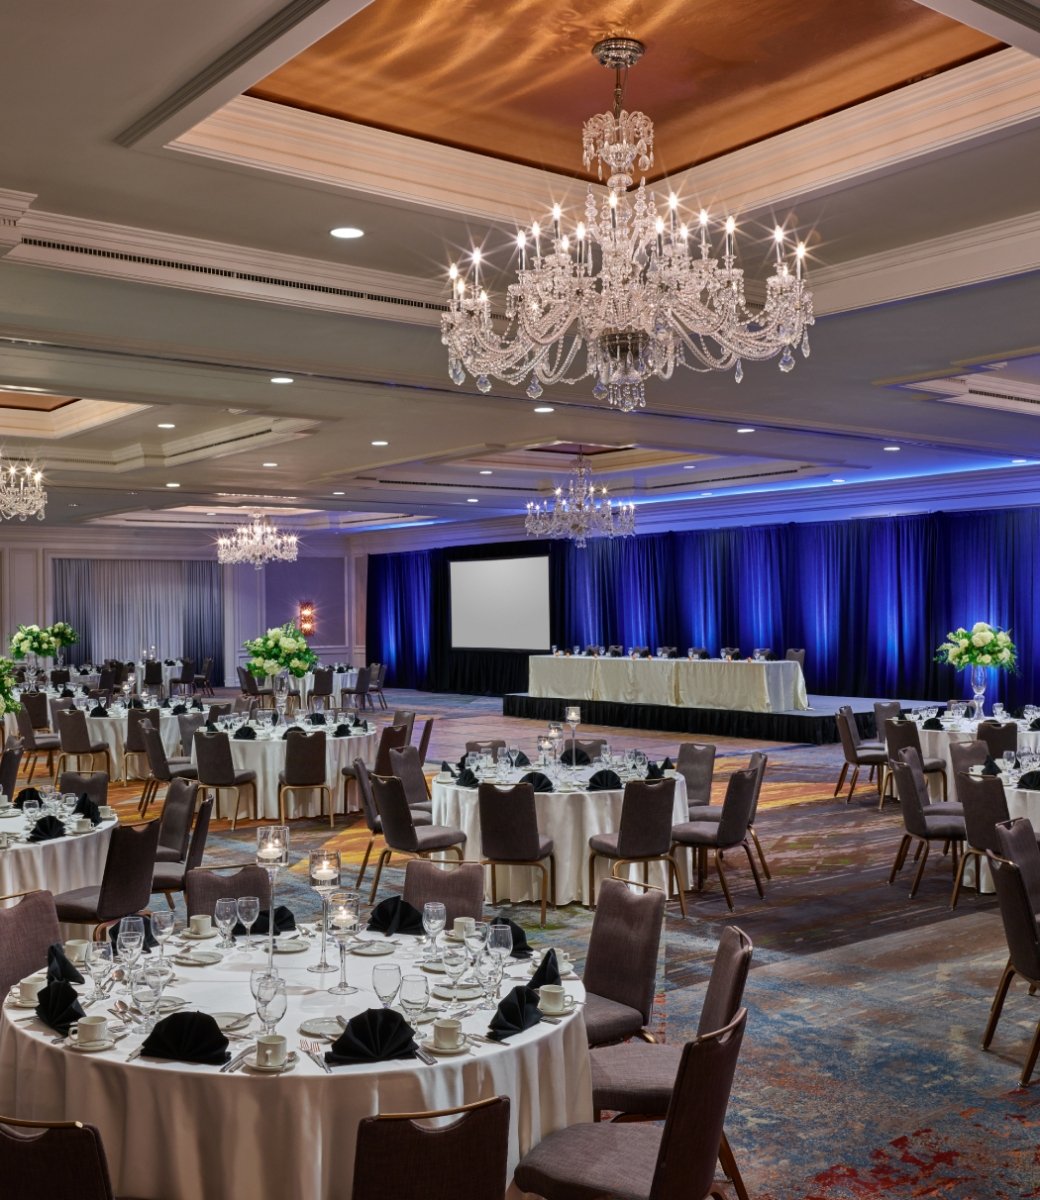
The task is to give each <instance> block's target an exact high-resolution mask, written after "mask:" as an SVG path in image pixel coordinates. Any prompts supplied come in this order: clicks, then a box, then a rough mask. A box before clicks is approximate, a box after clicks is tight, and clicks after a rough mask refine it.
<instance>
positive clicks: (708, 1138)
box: [650, 1008, 747, 1200]
mask: <svg viewBox="0 0 1040 1200" xmlns="http://www.w3.org/2000/svg"><path fill="white" fill-rule="evenodd" d="M746 1025H747V1009H746V1008H742V1009H741V1010H740V1011H739V1013H738V1014H737V1015H736V1017H734V1019H733V1020H732V1021H730V1023H729V1024H728V1025H726V1026H724V1027H723V1028H722V1029H716V1030H714V1031H713V1032H711V1033H707V1034H703V1035H701V1036H698V1037H697V1038H695V1039H694V1040H693V1041H692V1042H687V1044H686V1045H685V1046H684V1047H683V1052H682V1058H681V1059H680V1060H679V1072H678V1074H677V1075H676V1077H675V1086H674V1087H673V1089H672V1098H671V1101H670V1102H669V1105H668V1116H667V1117H666V1118H665V1123H664V1129H663V1130H662V1133H661V1144H660V1147H659V1149H658V1152H657V1165H656V1167H655V1169H654V1179H653V1183H652V1184H651V1186H650V1200H689V1198H690V1197H692V1196H697V1197H702V1196H708V1195H709V1194H710V1193H711V1192H712V1191H713V1188H714V1181H715V1168H716V1162H717V1159H718V1156H719V1143H720V1142H721V1140H722V1131H723V1124H724V1122H725V1120H726V1109H727V1108H728V1106H729V1094H730V1090H731V1089H732V1087H733V1076H734V1074H735V1073H736V1069H737V1059H738V1058H739V1057H740V1047H741V1044H742V1042H743V1040H744V1029H745V1027H746Z"/></svg>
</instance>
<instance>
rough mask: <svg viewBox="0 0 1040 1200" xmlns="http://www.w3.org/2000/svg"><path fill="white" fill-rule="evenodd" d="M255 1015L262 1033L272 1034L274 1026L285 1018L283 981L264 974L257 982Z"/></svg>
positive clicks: (285, 1003) (286, 1001) (285, 999)
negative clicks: (260, 1023) (258, 1019)
mask: <svg viewBox="0 0 1040 1200" xmlns="http://www.w3.org/2000/svg"><path fill="white" fill-rule="evenodd" d="M254 995H255V996H256V1015H257V1016H258V1017H259V1018H260V1020H261V1022H262V1023H263V1027H264V1033H266V1034H271V1033H274V1030H275V1026H276V1025H277V1024H278V1022H279V1021H280V1020H281V1019H282V1017H284V1016H285V1009H286V1006H287V1004H288V1000H287V998H286V994H285V980H284V979H281V978H280V977H278V976H275V975H270V974H268V973H267V972H264V973H263V975H262V976H261V978H260V979H259V980H258V981H257V985H256V990H255V992H254Z"/></svg>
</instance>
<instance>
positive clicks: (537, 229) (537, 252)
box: [531, 221, 542, 258]
mask: <svg viewBox="0 0 1040 1200" xmlns="http://www.w3.org/2000/svg"><path fill="white" fill-rule="evenodd" d="M531 236H532V237H533V238H534V256H535V258H541V257H542V242H541V236H542V227H541V226H540V225H539V224H538V222H537V221H535V223H534V224H533V225H532V226H531Z"/></svg>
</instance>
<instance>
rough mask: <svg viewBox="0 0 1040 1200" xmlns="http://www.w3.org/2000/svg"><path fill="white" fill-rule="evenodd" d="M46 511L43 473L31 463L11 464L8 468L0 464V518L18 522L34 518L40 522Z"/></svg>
mask: <svg viewBox="0 0 1040 1200" xmlns="http://www.w3.org/2000/svg"><path fill="white" fill-rule="evenodd" d="M46 510H47V492H46V489H45V488H44V486H43V472H42V471H38V470H37V469H36V467H34V466H33V464H32V463H24V462H23V463H16V462H12V463H11V465H10V466H4V465H3V464H2V463H0V517H3V518H4V519H5V520H10V519H11V518H12V517H17V518H18V520H19V521H24V520H25V519H26V517H36V518H37V520H39V521H42V520H43V518H44V517H45V516H46Z"/></svg>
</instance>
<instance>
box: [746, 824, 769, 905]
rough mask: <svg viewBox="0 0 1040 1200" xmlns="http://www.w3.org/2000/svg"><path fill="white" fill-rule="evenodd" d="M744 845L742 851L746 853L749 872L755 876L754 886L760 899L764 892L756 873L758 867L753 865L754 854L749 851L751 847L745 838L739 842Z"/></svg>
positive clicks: (760, 879) (763, 896)
mask: <svg viewBox="0 0 1040 1200" xmlns="http://www.w3.org/2000/svg"><path fill="white" fill-rule="evenodd" d="M741 845H742V846H743V847H744V853H745V854H746V855H747V860H748V866H750V867H751V874H752V875H754V877H755V887H756V888H758V897H759V899H760V900H764V899H765V898H766V894H765V892H764V891H763V890H762V877H761V876H760V875H759V873H758V867H756V866H755V856H754V855H753V854H752V853H751V847H750V845H749V844H748V840H747V838H745V839H744V841H743V842H742V843H741Z"/></svg>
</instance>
